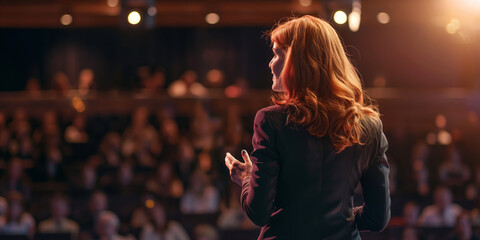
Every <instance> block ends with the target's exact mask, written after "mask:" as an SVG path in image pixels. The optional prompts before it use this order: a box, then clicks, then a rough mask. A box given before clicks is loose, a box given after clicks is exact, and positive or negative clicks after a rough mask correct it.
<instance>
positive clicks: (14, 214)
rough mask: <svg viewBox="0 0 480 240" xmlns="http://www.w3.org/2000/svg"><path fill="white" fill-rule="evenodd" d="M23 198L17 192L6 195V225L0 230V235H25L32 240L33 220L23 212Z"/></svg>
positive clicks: (28, 214) (33, 232) (33, 231)
mask: <svg viewBox="0 0 480 240" xmlns="http://www.w3.org/2000/svg"><path fill="white" fill-rule="evenodd" d="M23 204H24V203H23V197H22V195H21V194H20V193H18V192H10V193H9V194H8V210H7V215H6V223H5V225H3V226H2V227H1V228H0V234H4V235H25V236H28V237H29V238H33V235H34V234H35V219H33V217H32V215H31V214H30V213H28V212H26V211H25V210H24V206H23Z"/></svg>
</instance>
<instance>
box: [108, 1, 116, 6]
mask: <svg viewBox="0 0 480 240" xmlns="http://www.w3.org/2000/svg"><path fill="white" fill-rule="evenodd" d="M107 6H109V7H116V6H118V0H107Z"/></svg>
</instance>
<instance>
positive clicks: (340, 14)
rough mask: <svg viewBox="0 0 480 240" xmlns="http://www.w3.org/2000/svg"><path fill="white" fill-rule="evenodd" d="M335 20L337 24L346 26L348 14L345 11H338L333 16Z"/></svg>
mask: <svg viewBox="0 0 480 240" xmlns="http://www.w3.org/2000/svg"><path fill="white" fill-rule="evenodd" d="M333 20H334V21H335V22H336V23H337V24H344V23H346V22H347V14H346V13H345V12H344V11H336V12H335V14H334V15H333Z"/></svg>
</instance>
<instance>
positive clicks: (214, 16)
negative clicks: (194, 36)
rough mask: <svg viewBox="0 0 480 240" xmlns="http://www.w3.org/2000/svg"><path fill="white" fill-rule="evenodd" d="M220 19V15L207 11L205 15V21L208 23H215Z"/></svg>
mask: <svg viewBox="0 0 480 240" xmlns="http://www.w3.org/2000/svg"><path fill="white" fill-rule="evenodd" d="M219 21H220V16H219V15H218V14H216V13H209V14H207V15H206V16H205V22H207V23H208V24H217V23H218V22H219Z"/></svg>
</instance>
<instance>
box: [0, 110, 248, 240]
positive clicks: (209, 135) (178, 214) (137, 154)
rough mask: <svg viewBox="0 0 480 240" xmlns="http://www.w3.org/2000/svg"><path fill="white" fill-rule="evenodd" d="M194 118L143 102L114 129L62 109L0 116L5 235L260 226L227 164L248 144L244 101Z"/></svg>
mask: <svg viewBox="0 0 480 240" xmlns="http://www.w3.org/2000/svg"><path fill="white" fill-rule="evenodd" d="M207 108H208V106H206V105H205V104H204V103H202V102H200V101H199V102H197V103H196V104H195V107H194V109H195V110H194V111H193V112H192V116H191V117H188V118H184V119H179V118H177V117H176V116H175V115H174V113H173V111H172V108H169V107H160V108H159V109H156V110H157V112H156V113H155V114H152V113H151V112H150V110H149V109H147V108H145V107H139V108H137V109H136V110H135V111H134V112H133V113H132V115H131V116H126V117H125V120H124V121H120V122H123V123H124V124H117V125H119V127H118V128H119V129H124V130H123V131H109V130H108V129H109V128H108V127H105V125H109V124H113V123H114V122H115V117H111V118H109V117H107V119H106V120H104V121H103V122H104V124H105V125H101V126H100V125H98V121H96V119H95V118H94V117H89V116H87V115H85V114H78V115H76V116H74V117H73V119H63V118H62V117H61V116H59V114H58V113H56V112H55V111H54V110H51V111H47V112H45V113H44V114H43V116H42V118H41V119H35V118H33V117H30V116H29V115H28V113H27V112H26V111H25V110H23V109H18V110H17V111H15V113H13V114H12V116H6V115H4V114H0V167H1V168H0V169H1V176H2V178H1V180H0V196H1V197H0V234H3V235H25V236H28V237H30V238H32V237H33V236H34V235H35V234H36V233H37V235H38V233H55V232H58V233H62V232H69V233H72V234H73V235H74V236H76V237H79V239H82V240H83V239H204V240H208V239H212V240H214V239H219V236H220V235H219V234H220V233H219V230H229V229H236V230H238V229H245V230H256V229H257V228H256V227H255V226H254V225H253V224H252V223H251V222H250V221H249V220H247V218H245V216H244V214H243V212H242V210H241V207H240V203H239V199H240V190H241V189H240V187H239V186H236V185H235V186H233V184H232V183H231V181H230V180H229V175H228V170H227V169H226V167H225V166H224V165H223V162H224V161H223V158H224V156H225V153H226V152H227V151H229V152H231V153H232V154H234V155H235V154H236V153H238V154H239V153H240V151H241V150H242V149H244V148H245V149H249V150H250V148H251V147H250V141H251V134H250V133H249V131H246V130H245V128H244V125H245V124H244V122H245V121H247V122H248V121H251V120H248V119H245V117H242V116H240V112H239V111H238V106H237V107H235V106H232V107H231V108H230V109H229V110H228V112H227V113H225V116H216V117H212V115H211V114H210V113H209V112H208V111H207Z"/></svg>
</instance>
